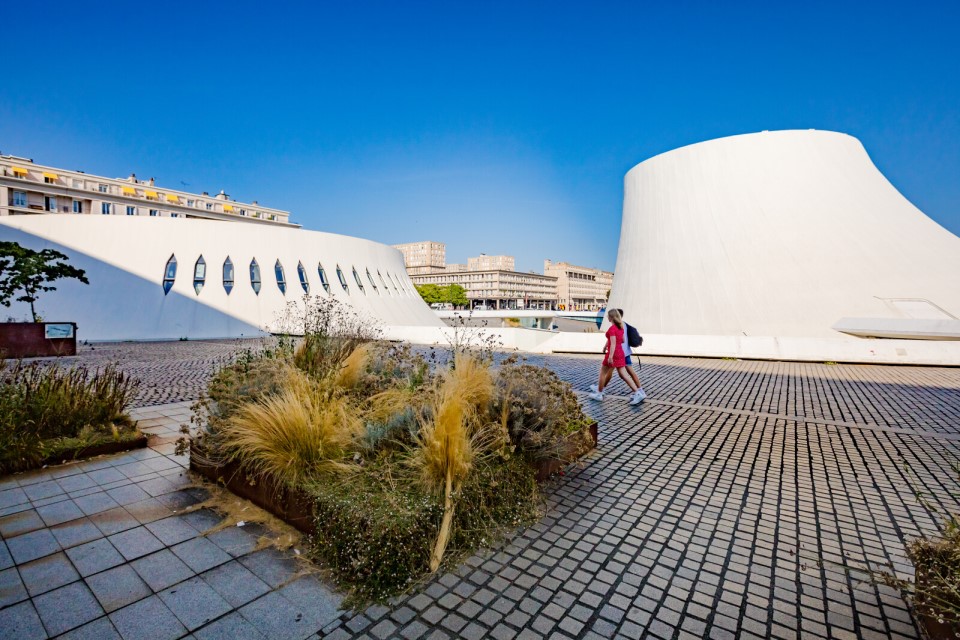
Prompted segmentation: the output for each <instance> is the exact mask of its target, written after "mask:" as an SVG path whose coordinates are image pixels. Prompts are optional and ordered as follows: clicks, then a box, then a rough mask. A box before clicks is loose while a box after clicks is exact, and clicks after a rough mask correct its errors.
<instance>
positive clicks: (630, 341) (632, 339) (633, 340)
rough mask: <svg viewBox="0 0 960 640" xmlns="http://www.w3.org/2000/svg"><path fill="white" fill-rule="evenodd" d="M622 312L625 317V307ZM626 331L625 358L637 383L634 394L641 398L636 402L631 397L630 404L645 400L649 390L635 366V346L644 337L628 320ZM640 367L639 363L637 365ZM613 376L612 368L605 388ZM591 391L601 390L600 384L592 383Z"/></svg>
mask: <svg viewBox="0 0 960 640" xmlns="http://www.w3.org/2000/svg"><path fill="white" fill-rule="evenodd" d="M617 311H619V312H620V319H621V320H622V319H623V315H624V314H623V309H617ZM623 326H624V332H623V354H624V356H625V357H624V360H625V361H626V363H627V372H628V373H629V374H630V377H631V378H633V383H634V384H635V385H637V390H636V391H635V392H634V396H639V400H637V401H636V402H634V401H633V400H634V396H631V397H630V400H631V402H630V404H637V403H638V402H643V401H644V400H645V399H646V397H647V392H646V391H644V390H643V383H641V382H640V377H639V376H638V375H637V372H636V371H635V370H634V368H633V360H632V358H633V351H632V348H633V347H639V346H641V345H642V344H643V338H642V337H641V336H640V332H639V331H637V328H636V327H633V326H631V325H630V324H629V323H628V322H627V321H626V320H624V322H623ZM637 368H639V364H638V365H637ZM612 378H613V370H612V369H611V370H610V371H609V372H607V377H606V379H605V380H604V381H603V386H604V388H606V387H608V386H609V385H610V380H611V379H612ZM590 391H593V392H594V393H597V392H599V391H600V386H599V385H596V384H592V385H590Z"/></svg>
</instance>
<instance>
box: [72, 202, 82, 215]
mask: <svg viewBox="0 0 960 640" xmlns="http://www.w3.org/2000/svg"><path fill="white" fill-rule="evenodd" d="M73 212H74V213H83V202H81V201H80V200H74V201H73Z"/></svg>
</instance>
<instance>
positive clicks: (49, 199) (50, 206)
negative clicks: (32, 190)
mask: <svg viewBox="0 0 960 640" xmlns="http://www.w3.org/2000/svg"><path fill="white" fill-rule="evenodd" d="M43 208H44V209H46V210H47V211H56V210H57V196H44V198H43Z"/></svg>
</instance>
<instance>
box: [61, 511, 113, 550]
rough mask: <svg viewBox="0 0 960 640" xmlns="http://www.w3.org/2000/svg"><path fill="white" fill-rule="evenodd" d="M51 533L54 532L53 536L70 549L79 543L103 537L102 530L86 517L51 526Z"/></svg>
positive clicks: (62, 546) (63, 546)
mask: <svg viewBox="0 0 960 640" xmlns="http://www.w3.org/2000/svg"><path fill="white" fill-rule="evenodd" d="M50 533H52V534H53V537H54V538H56V539H57V542H59V543H60V547H61V548H63V549H69V548H70V547H75V546H77V545H78V544H83V543H85V542H91V541H92V540H96V539H97V538H102V537H103V534H102V533H101V532H100V530H99V529H97V527H96V526H94V524H93V523H92V522H91V521H90V519H89V518H86V517H84V518H80V519H78V520H71V521H69V522H64V523H63V524H58V525H56V526H54V527H50Z"/></svg>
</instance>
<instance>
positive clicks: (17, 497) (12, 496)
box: [0, 487, 30, 509]
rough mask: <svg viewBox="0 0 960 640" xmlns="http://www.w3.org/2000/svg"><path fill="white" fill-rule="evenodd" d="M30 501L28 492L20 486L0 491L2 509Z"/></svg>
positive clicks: (0, 507)
mask: <svg viewBox="0 0 960 640" xmlns="http://www.w3.org/2000/svg"><path fill="white" fill-rule="evenodd" d="M29 501H30V498H28V497H27V494H26V493H25V492H24V490H23V489H21V488H20V487H13V488H11V489H5V490H3V491H0V509H2V508H4V507H12V506H14V505H18V504H24V503H27V502H29Z"/></svg>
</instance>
